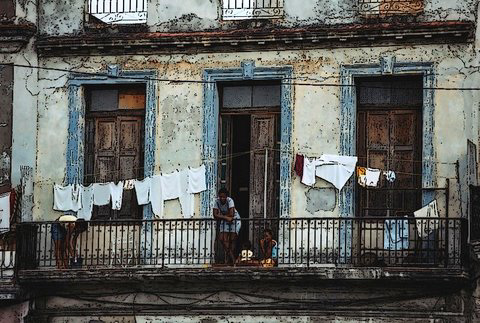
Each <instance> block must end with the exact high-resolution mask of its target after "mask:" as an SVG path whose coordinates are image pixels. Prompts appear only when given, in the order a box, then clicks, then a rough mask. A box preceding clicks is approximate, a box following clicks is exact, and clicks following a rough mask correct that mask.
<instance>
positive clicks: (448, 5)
mask: <svg viewBox="0 0 480 323" xmlns="http://www.w3.org/2000/svg"><path fill="white" fill-rule="evenodd" d="M86 3H87V1H75V0H54V1H47V0H41V1H39V10H40V11H39V12H40V20H39V28H40V33H41V34H46V35H66V34H78V33H82V32H83V28H84V25H85V24H84V20H85V19H84V17H85V16H84V15H85V12H86ZM284 3H285V4H284V10H285V16H284V18H283V19H275V20H273V21H269V20H266V21H258V20H256V21H248V20H247V21H240V22H232V21H228V22H227V21H221V20H220V19H219V18H220V17H221V12H222V10H221V0H186V1H181V2H179V1H175V0H165V1H148V2H147V4H148V6H147V8H148V16H147V26H148V29H149V31H152V32H155V31H156V32H175V31H202V30H213V29H237V28H239V27H240V28H255V27H261V26H271V27H307V26H315V25H319V24H340V23H342V24H343V23H362V22H364V21H365V20H364V19H363V18H361V17H359V15H358V13H357V1H356V0H347V1H342V0H335V1H331V0H310V1H305V0H285V1H284ZM424 3H425V9H424V13H423V14H421V15H420V16H418V17H417V18H415V19H416V20H417V21H438V20H470V21H474V20H475V11H476V6H475V3H476V0H465V1H451V0H425V2H424Z"/></svg>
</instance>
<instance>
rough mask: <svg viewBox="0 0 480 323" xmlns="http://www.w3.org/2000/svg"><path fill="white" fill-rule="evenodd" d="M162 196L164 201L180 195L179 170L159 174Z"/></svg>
mask: <svg viewBox="0 0 480 323" xmlns="http://www.w3.org/2000/svg"><path fill="white" fill-rule="evenodd" d="M160 178H161V180H160V182H161V183H162V197H163V200H164V201H168V200H174V199H177V198H179V197H180V194H181V189H180V181H181V179H180V172H173V173H170V174H165V175H161V177H160Z"/></svg>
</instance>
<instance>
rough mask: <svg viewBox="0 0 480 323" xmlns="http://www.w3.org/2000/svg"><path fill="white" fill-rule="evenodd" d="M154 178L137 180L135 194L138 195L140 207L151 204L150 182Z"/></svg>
mask: <svg viewBox="0 0 480 323" xmlns="http://www.w3.org/2000/svg"><path fill="white" fill-rule="evenodd" d="M151 180H152V178H151V177H147V178H145V179H143V180H141V181H139V180H135V183H134V186H135V193H136V195H137V202H138V205H145V204H148V203H149V202H150V182H151Z"/></svg>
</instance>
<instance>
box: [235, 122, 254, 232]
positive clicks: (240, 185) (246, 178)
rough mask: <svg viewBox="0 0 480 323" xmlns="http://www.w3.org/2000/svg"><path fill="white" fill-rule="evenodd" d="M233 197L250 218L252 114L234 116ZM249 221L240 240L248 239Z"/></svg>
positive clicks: (237, 206)
mask: <svg viewBox="0 0 480 323" xmlns="http://www.w3.org/2000/svg"><path fill="white" fill-rule="evenodd" d="M231 118H232V154H233V155H238V156H236V157H235V158H232V169H234V170H235V171H234V172H232V192H231V195H232V198H233V200H234V201H235V207H236V208H237V210H238V212H239V213H240V216H241V217H242V218H243V219H248V218H249V213H250V204H249V199H250V195H249V185H250V153H246V152H249V151H250V131H251V122H250V120H251V117H250V115H248V114H247V115H236V116H232V117H231ZM248 232H249V228H248V222H246V221H244V222H243V224H242V229H241V230H240V232H239V241H244V240H247V239H248Z"/></svg>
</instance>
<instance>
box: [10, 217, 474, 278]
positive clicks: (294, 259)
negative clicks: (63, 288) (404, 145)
mask: <svg viewBox="0 0 480 323" xmlns="http://www.w3.org/2000/svg"><path fill="white" fill-rule="evenodd" d="M466 224H467V222H466V220H465V219H460V218H414V217H395V218H393V217H370V218H281V219H279V218H277V219H242V220H241V223H240V221H239V222H238V224H236V223H233V224H232V227H231V229H232V230H231V231H238V232H239V234H238V240H237V241H236V243H235V247H234V248H235V250H234V254H235V257H237V256H238V255H239V253H240V249H241V246H242V245H243V244H245V243H247V241H249V242H250V243H251V247H250V250H251V251H252V256H251V257H252V259H251V260H250V261H247V262H240V263H239V264H238V265H247V266H261V260H262V259H264V258H271V259H273V261H274V263H275V265H276V266H279V267H290V266H294V267H298V266H301V267H314V266H322V265H330V266H331V265H342V266H350V267H361V266H371V267H372V266H373V267H382V266H385V267H443V268H461V267H462V266H463V265H464V254H465V250H466V241H467V230H466ZM240 225H241V226H240ZM265 228H268V229H271V230H272V232H273V240H275V243H273V244H272V249H271V250H270V251H265V250H266V248H267V247H268V245H264V248H263V249H264V250H262V246H261V239H262V238H263V234H264V233H263V232H264V231H263V230H264V229H265ZM219 231H220V225H219V223H218V222H217V221H216V220H214V219H179V220H174V219H172V220H169V219H163V220H139V221H90V222H81V223H79V222H71V223H59V222H36V223H22V224H20V225H19V226H18V230H17V265H18V266H19V270H20V273H21V271H22V270H55V269H66V268H71V269H77V270H81V269H85V270H87V269H88V270H92V269H109V268H168V267H170V268H175V267H185V266H189V267H200V268H204V267H205V266H207V267H208V266H216V265H218V264H222V263H224V262H225V257H224V256H225V254H224V250H223V244H224V242H225V236H224V235H221V234H220V232H219ZM273 245H275V247H273ZM265 252H266V253H267V254H268V255H266V254H265ZM227 260H228V259H227Z"/></svg>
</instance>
